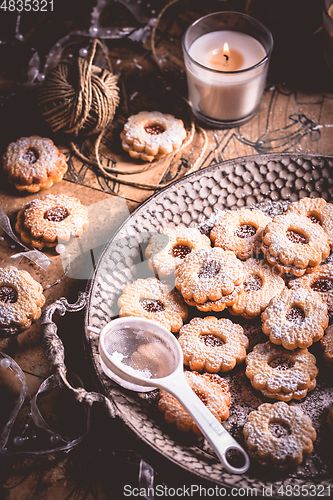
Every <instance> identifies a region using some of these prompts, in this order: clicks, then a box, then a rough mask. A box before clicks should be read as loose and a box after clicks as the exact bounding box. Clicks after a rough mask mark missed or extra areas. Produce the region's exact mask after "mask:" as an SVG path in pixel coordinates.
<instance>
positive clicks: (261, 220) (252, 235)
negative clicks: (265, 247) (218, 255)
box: [210, 208, 272, 260]
mask: <svg viewBox="0 0 333 500" xmlns="http://www.w3.org/2000/svg"><path fill="white" fill-rule="evenodd" d="M271 220H272V219H271V218H270V217H268V216H267V215H265V214H264V213H263V212H262V211H261V210H249V209H247V208H242V209H240V210H234V211H230V212H226V213H225V214H224V215H223V216H222V217H221V218H220V219H218V220H217V221H216V222H215V224H214V227H213V229H212V231H211V233H210V238H211V240H212V241H213V242H214V244H215V246H216V247H221V248H223V249H224V250H232V251H233V252H235V254H236V256H237V257H238V258H239V259H242V260H245V259H248V258H250V257H251V256H252V257H255V256H257V255H258V254H259V252H260V248H261V238H262V233H263V230H264V229H265V227H266V226H267V224H268V223H269V222H270V221H271Z"/></svg>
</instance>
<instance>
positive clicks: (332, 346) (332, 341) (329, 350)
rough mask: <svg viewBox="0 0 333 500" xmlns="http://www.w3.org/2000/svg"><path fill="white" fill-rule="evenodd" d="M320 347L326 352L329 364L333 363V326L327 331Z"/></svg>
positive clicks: (325, 355) (325, 356)
mask: <svg viewBox="0 0 333 500" xmlns="http://www.w3.org/2000/svg"><path fill="white" fill-rule="evenodd" d="M320 345H321V347H322V348H323V350H324V358H325V359H326V361H327V362H328V363H333V325H330V326H329V327H328V328H327V329H326V330H325V335H324V336H323V337H322V339H321V340H320Z"/></svg>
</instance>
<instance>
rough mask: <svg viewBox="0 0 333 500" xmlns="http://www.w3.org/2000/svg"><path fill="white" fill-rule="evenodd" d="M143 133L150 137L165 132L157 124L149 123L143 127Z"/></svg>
mask: <svg viewBox="0 0 333 500" xmlns="http://www.w3.org/2000/svg"><path fill="white" fill-rule="evenodd" d="M145 131H146V132H147V134H150V135H159V134H163V132H165V128H164V127H163V126H162V125H160V124H159V123H149V124H148V125H146V126H145Z"/></svg>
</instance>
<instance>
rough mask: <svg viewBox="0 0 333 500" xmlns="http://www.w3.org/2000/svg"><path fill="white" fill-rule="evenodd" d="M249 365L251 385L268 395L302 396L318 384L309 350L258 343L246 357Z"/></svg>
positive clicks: (294, 397)
mask: <svg viewBox="0 0 333 500" xmlns="http://www.w3.org/2000/svg"><path fill="white" fill-rule="evenodd" d="M246 365H247V366H246V371H245V374H246V376H247V377H248V378H249V379H250V381H251V384H252V386H253V387H254V388H255V389H257V390H258V391H261V392H262V394H263V395H264V396H266V397H267V398H274V399H279V400H281V401H290V400H291V399H302V398H304V397H305V396H306V395H307V393H308V391H312V390H313V389H314V388H315V387H316V376H317V374H318V369H317V367H316V358H315V356H313V354H311V353H310V352H309V351H308V350H307V349H295V350H293V351H288V350H287V349H285V348H284V347H282V346H277V345H274V344H272V343H271V342H266V343H265V344H257V345H256V346H254V348H253V351H251V352H250V353H249V354H248V355H247V356H246Z"/></svg>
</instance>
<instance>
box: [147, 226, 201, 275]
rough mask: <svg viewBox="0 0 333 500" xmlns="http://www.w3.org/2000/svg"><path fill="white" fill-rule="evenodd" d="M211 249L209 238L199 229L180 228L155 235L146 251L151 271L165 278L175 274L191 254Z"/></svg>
mask: <svg viewBox="0 0 333 500" xmlns="http://www.w3.org/2000/svg"><path fill="white" fill-rule="evenodd" d="M202 248H211V244H210V239H209V238H208V236H206V235H204V234H201V233H200V231H199V229H196V228H191V227H189V228H187V227H183V226H178V227H175V228H165V229H162V231H161V233H160V234H158V233H156V234H154V235H153V236H152V237H151V238H150V240H149V244H148V246H147V248H146V250H145V255H146V257H147V259H148V265H149V267H150V269H152V270H153V271H155V273H156V274H157V275H158V276H159V277H160V278H164V277H166V276H170V275H172V274H174V273H175V271H176V268H177V266H178V265H179V264H181V263H182V262H183V260H184V259H185V257H186V256H187V255H188V254H189V253H191V252H192V253H195V252H197V251H198V250H200V249H202Z"/></svg>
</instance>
